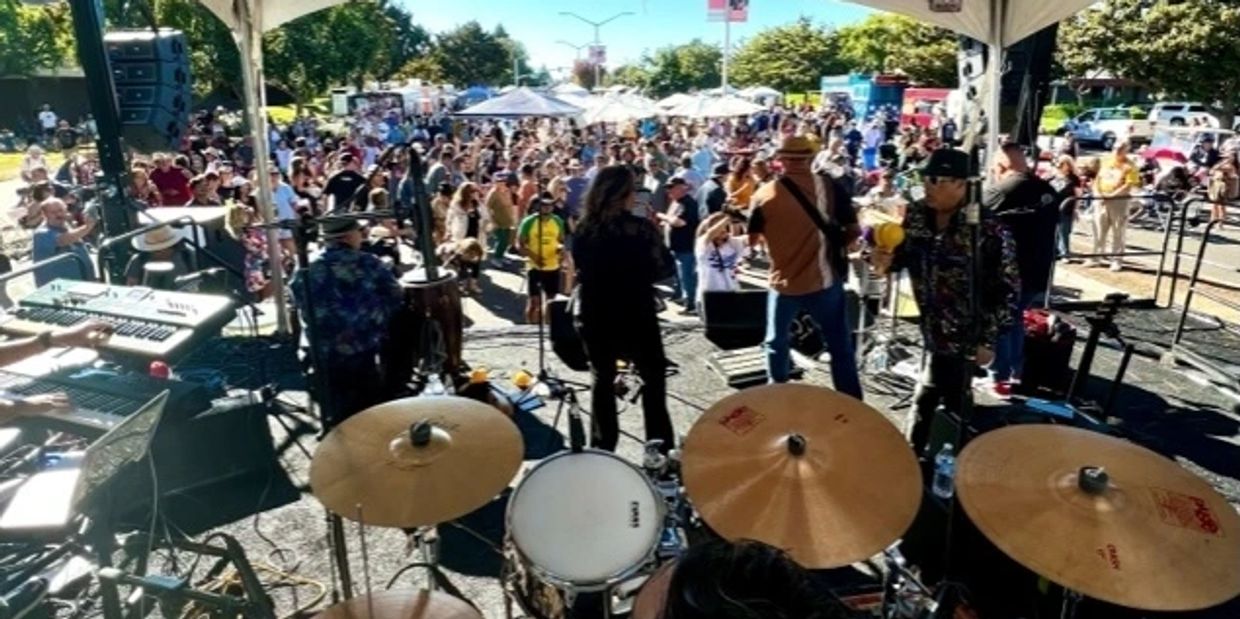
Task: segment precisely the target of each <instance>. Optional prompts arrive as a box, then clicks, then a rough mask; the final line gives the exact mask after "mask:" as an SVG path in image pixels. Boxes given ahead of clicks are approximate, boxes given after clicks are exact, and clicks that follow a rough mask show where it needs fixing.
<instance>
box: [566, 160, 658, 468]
mask: <svg viewBox="0 0 1240 619" xmlns="http://www.w3.org/2000/svg"><path fill="white" fill-rule="evenodd" d="M636 193H637V187H636V184H635V179H634V176H633V172H632V170H631V169H630V168H629V167H628V166H608V167H606V168H603V169H602V170H599V172H598V175H597V176H595V178H594V182H593V183H591V185H590V188H589V190H588V191H587V192H586V195H585V200H584V205H583V209H582V215H581V221H580V222H579V223H578V225H577V230H576V233H575V234H574V237H575V238H574V240H573V249H572V256H573V262H574V264H575V265H576V267H577V282H578V295H577V296H578V298H577V303H578V305H577V322H578V330H579V331H580V333H581V337H582V340H583V341H584V343H585V347H586V352H587V353H588V355H589V358H590V367H591V369H592V373H593V377H594V389H593V393H592V402H593V412H594V428H593V432H592V434H591V441H590V443H591V445H593V446H594V447H596V448H598V449H605V450H608V451H614V450H615V448H616V442H617V440H618V439H619V436H620V427H619V421H618V418H617V411H616V394H615V381H616V362H617V361H619V360H621V359H623V360H627V361H631V362H633V363H634V364H635V365H636V366H637V370H638V373H639V374H640V375H641V379H642V382H643V383H644V384H645V387H644V388H643V390H642V410H643V412H644V419H645V425H646V438H647V440H651V439H659V440H661V441H663V445H662V449H663V450H664V451H667V450H668V449H671V448H672V447H673V444H672V443H673V440H674V434H673V431H672V422H671V419H670V418H669V417H668V412H667V377H666V374H665V373H666V369H667V357H665V356H664V354H663V338H662V334H661V333H660V330H659V318H658V307H657V303H656V301H655V295H654V283H655V282H656V281H659V280H661V279H664V278H665V277H668V276H669V274H670V269H671V268H672V265H671V264H670V263H669V261H668V260H667V259H666V258H665V255H666V252H665V251H664V249H663V241H662V239H661V238H660V236H659V230H658V228H656V227H655V225H654V224H653V223H651V222H650V221H649V220H646V219H641V218H638V217H635V216H633V215H632V214H630V212H629V211H630V209H632V208H633V204H634V201H635V200H634V198H635V197H636Z"/></svg>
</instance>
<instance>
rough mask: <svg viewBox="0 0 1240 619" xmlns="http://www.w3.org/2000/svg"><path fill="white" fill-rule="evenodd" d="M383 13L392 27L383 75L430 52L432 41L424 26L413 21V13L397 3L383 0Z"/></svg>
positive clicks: (401, 67)
mask: <svg viewBox="0 0 1240 619" xmlns="http://www.w3.org/2000/svg"><path fill="white" fill-rule="evenodd" d="M383 13H384V15H386V16H387V18H388V21H389V23H390V24H391V27H392V39H391V43H390V44H389V46H388V52H387V60H388V63H387V67H386V70H385V71H384V74H385V75H391V74H393V73H396V72H398V71H400V70H401V69H403V68H404V67H405V66H406V65H408V64H409V63H410V62H412V61H413V60H414V59H417V58H424V57H425V56H426V55H427V54H429V53H430V52H431V47H432V45H433V43H434V42H433V41H432V40H431V35H430V33H429V32H427V31H426V28H423V27H422V26H420V25H418V24H417V23H416V22H414V21H413V14H412V13H410V12H409V11H407V10H405V8H404V7H403V6H401V5H400V4H399V3H397V2H392V1H387V0H385V2H384V3H383Z"/></svg>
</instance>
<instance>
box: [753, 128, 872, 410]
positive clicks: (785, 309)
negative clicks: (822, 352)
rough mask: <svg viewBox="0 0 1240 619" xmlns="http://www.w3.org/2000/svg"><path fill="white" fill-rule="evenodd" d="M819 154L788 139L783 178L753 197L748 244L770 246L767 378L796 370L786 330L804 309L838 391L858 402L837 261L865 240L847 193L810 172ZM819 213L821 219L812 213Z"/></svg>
mask: <svg viewBox="0 0 1240 619" xmlns="http://www.w3.org/2000/svg"><path fill="white" fill-rule="evenodd" d="M813 156H814V149H813V146H812V144H811V143H810V142H809V140H806V139H805V138H804V137H801V136H788V137H785V138H784V139H783V141H782V142H781V143H780V145H779V150H777V151H775V158H776V159H777V160H779V162H780V163H781V164H782V165H783V168H784V175H783V177H782V178H781V179H779V180H778V181H776V182H772V183H767V184H766V185H764V186H763V187H762V188H761V189H759V190H758V191H757V192H756V193H755V194H754V198H753V202H754V208H753V210H752V213H751V215H750V219H749V237H750V245H751V246H754V245H757V244H758V243H761V242H763V241H765V242H766V246H767V248H768V251H769V252H770V258H771V274H770V286H771V292H770V298H769V300H768V302H767V312H766V360H767V371H768V372H769V374H770V380H771V382H774V383H782V382H786V381H787V380H788V375H789V373H790V371H791V359H790V354H791V351H790V348H791V340H790V335H789V331H790V329H791V327H792V322H793V320H795V319H796V317H797V314H799V313H800V312H803V311H804V312H806V313H808V314H809V316H810V318H811V319H813V321H814V322H815V323H816V324H817V325H818V329H819V331H821V332H822V339H823V341H824V342H825V343H826V344H827V348H828V350H829V351H830V352H831V377H832V380H833V382H834V383H835V389H836V391H839V392H841V393H845V394H848V395H851V396H853V397H854V398H857V399H861V380H860V378H859V377H858V375H857V362H856V358H855V356H854V355H853V344H852V340H851V339H850V338H851V334H850V333H849V329H848V315H847V312H846V311H845V306H844V278H845V277H846V276H847V271H846V269H847V263H846V261H841V260H839V259H837V258H838V257H842V256H843V255H844V254H843V252H844V251H845V250H846V248H847V247H848V245H849V244H851V243H852V242H853V241H854V240H856V238H857V237H858V236H859V235H860V229H859V228H858V226H857V215H856V213H855V212H854V211H853V210H852V201H851V198H850V196H849V195H848V193H847V192H846V191H844V190H842V189H841V188H840V187H839V186H838V185H836V184H835V183H834V182H833V181H832V180H831V179H830V177H826V176H823V175H815V174H814V173H813V172H811V171H810V160H811V159H812V158H813ZM815 213H816V215H815Z"/></svg>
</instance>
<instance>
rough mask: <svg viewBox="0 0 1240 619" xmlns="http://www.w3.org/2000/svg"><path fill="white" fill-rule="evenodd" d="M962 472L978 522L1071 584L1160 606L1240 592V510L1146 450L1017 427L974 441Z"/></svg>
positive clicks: (1027, 561) (1202, 603)
mask: <svg viewBox="0 0 1240 619" xmlns="http://www.w3.org/2000/svg"><path fill="white" fill-rule="evenodd" d="M956 470H957V472H956V493H957V495H958V496H959V497H960V503H961V505H963V506H964V509H965V512H966V513H967V514H968V515H969V518H970V519H971V520H972V521H973V522H974V523H975V524H976V525H977V527H978V529H980V530H981V531H982V533H983V534H985V535H986V537H987V538H988V539H990V541H991V542H993V543H994V544H995V545H996V546H998V547H999V549H1000V550H1002V551H1003V552H1004V553H1006V554H1007V555H1008V556H1010V557H1011V558H1012V559H1014V560H1016V561H1017V562H1018V563H1020V564H1022V565H1024V566H1025V567H1027V568H1029V569H1030V570H1032V571H1033V572H1035V573H1037V574H1038V575H1040V576H1043V577H1044V578H1047V579H1049V580H1051V581H1054V582H1056V583H1058V584H1060V585H1062V586H1064V587H1067V588H1068V589H1071V590H1073V591H1076V592H1078V593H1081V594H1084V595H1086V596H1089V597H1091V598H1096V599H1099V600H1102V601H1105V602H1111V603H1113V604H1119V605H1122V606H1128V607H1132V608H1139V609H1143V610H1158V611H1183V610H1198V609H1202V608H1207V607H1210V606H1214V605H1217V604H1220V603H1222V602H1225V601H1227V600H1229V599H1231V598H1232V597H1235V596H1236V595H1237V594H1240V516H1237V515H1236V511H1235V509H1233V508H1232V507H1231V506H1230V505H1229V504H1228V503H1227V501H1226V500H1225V499H1223V497H1221V496H1219V495H1218V494H1217V493H1216V492H1214V490H1213V489H1212V488H1211V487H1210V486H1209V485H1208V484H1207V483H1206V482H1205V481H1203V480H1202V479H1200V478H1198V477H1197V476H1195V475H1193V474H1192V473H1190V472H1189V471H1187V470H1185V469H1184V468H1183V467H1181V466H1180V465H1179V464H1177V463H1175V462H1173V461H1171V460H1168V459H1166V458H1164V457H1162V456H1160V455H1158V454H1157V453H1154V452H1153V451H1150V450H1148V449H1145V448H1144V447H1140V446H1138V445H1135V444H1133V443H1130V442H1128V441H1125V440H1121V439H1118V438H1114V437H1111V436H1106V435H1102V434H1097V433H1095V432H1089V431H1086V430H1081V429H1077V428H1071V427H1065V426H1050V425H1045V426H1043V425H1034V426H1011V427H1007V428H1003V429H1000V430H996V431H993V432H989V433H987V434H983V435H982V436H980V437H978V438H977V439H974V440H973V442H971V443H969V445H968V446H967V447H966V448H965V449H964V451H963V452H961V454H960V458H959V460H958V462H957V469H956Z"/></svg>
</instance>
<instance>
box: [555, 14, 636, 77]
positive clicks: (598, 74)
mask: <svg viewBox="0 0 1240 619" xmlns="http://www.w3.org/2000/svg"><path fill="white" fill-rule="evenodd" d="M636 14H637V13H634V12H633V11H624V12H622V13H616V14H615V15H612V16H611V17H608V18H607V19H604V20H603V21H594V20H592V19H586V18H584V17H582V16H580V15H578V14H576V13H573V12H571V11H560V15H565V16H568V17H575V18H577V19H580V20H581V21H583V22H585V23H587V24H590V25H591V26H593V27H594V47H595V48H598V47H599V46H601V45H602V44H603V43H602V41H601V40H600V39H599V29H600V28H602V27H603V26H605V25H607V24H609V23H611V22H613V21H615V20H617V19H620V18H621V17H626V16H628V15H636ZM570 45H571V44H570ZM591 60H593V59H591ZM601 73H602V63H598V62H596V63H594V87H595V88H598V86H599V82H601V81H602V75H601Z"/></svg>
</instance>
